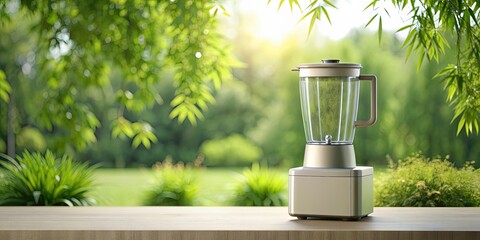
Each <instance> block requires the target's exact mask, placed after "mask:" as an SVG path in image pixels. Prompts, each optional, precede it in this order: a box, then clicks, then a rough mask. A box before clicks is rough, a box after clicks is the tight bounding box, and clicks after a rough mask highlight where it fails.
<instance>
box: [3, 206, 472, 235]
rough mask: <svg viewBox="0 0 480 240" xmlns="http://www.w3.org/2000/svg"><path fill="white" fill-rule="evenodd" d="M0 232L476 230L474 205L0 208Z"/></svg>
mask: <svg viewBox="0 0 480 240" xmlns="http://www.w3.org/2000/svg"><path fill="white" fill-rule="evenodd" d="M1 230H152V231H162V230H168V231H189V230H203V231H221V230H231V231H416V230H418V231H480V208H375V210H374V213H373V214H371V215H370V216H368V217H366V218H363V219H361V220H359V221H339V220H311V219H309V220H297V219H296V218H294V217H291V216H289V215H288V211H287V208H286V207H73V208H71V207H0V231H1Z"/></svg>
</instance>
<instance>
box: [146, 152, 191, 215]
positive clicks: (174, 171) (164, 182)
mask: <svg viewBox="0 0 480 240" xmlns="http://www.w3.org/2000/svg"><path fill="white" fill-rule="evenodd" d="M153 168H154V171H155V174H156V176H155V183H154V184H153V186H152V187H151V188H150V189H149V190H148V191H147V192H146V194H145V198H144V204H143V205H146V206H192V205H194V204H195V198H196V194H197V191H198V181H197V178H196V176H195V175H194V172H193V169H192V168H191V167H190V166H185V165H184V164H183V163H177V164H172V161H171V160H170V159H166V160H165V161H164V162H163V163H158V164H156V165H155V166H154V167H153Z"/></svg>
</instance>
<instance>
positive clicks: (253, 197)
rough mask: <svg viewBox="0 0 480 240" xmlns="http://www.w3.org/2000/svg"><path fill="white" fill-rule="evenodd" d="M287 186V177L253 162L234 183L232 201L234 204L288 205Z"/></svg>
mask: <svg viewBox="0 0 480 240" xmlns="http://www.w3.org/2000/svg"><path fill="white" fill-rule="evenodd" d="M287 186H288V184H287V183H286V180H285V178H284V177H282V176H281V175H279V174H277V172H274V171H270V170H268V168H266V167H260V165H259V164H253V165H252V167H251V168H248V169H245V170H244V171H243V174H242V175H241V177H240V178H239V179H238V180H237V182H236V183H234V187H233V197H232V199H231V201H232V204H233V205H234V206H286V205H287V200H286V199H284V192H285V191H286V190H287Z"/></svg>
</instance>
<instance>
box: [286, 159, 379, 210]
mask: <svg viewBox="0 0 480 240" xmlns="http://www.w3.org/2000/svg"><path fill="white" fill-rule="evenodd" d="M288 178H289V181H288V183H289V205H288V213H289V214H290V215H291V216H295V217H298V218H299V219H306V218H307V217H316V218H337V219H360V218H362V217H365V216H367V215H368V214H370V213H372V212H373V168H372V167H355V168H306V167H298V168H292V169H290V172H289V177H288Z"/></svg>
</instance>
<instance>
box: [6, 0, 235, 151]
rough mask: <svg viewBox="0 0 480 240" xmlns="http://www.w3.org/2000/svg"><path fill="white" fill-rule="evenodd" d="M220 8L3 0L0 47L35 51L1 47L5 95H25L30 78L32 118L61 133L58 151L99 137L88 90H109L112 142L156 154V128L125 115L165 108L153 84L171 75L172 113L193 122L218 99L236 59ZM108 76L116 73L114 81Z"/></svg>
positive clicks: (182, 0) (208, 1) (207, 3)
mask: <svg viewBox="0 0 480 240" xmlns="http://www.w3.org/2000/svg"><path fill="white" fill-rule="evenodd" d="M218 12H223V10H222V7H220V6H219V5H218V4H217V2H216V1H213V0H200V1H187V0H178V1H110V0H101V1H73V0H62V1H50V0H40V1H38V0H35V1H19V0H2V1H0V24H1V26H2V32H3V33H2V36H8V37H5V38H3V39H4V40H2V41H1V42H0V43H1V45H2V47H1V48H10V49H11V50H9V52H10V53H12V52H11V51H14V50H15V49H17V48H18V46H20V44H24V43H25V42H26V41H27V39H28V41H29V42H30V45H28V46H27V51H26V56H28V57H26V58H25V59H26V60H23V61H19V60H20V59H22V57H24V56H22V55H17V54H14V53H12V54H7V53H6V52H3V51H2V53H4V54H2V55H3V56H2V57H1V59H0V60H1V61H0V83H1V87H0V98H1V99H2V102H5V101H6V100H8V96H9V95H13V96H17V95H20V94H19V93H18V92H21V91H22V89H21V88H20V86H19V84H17V82H18V81H19V79H21V75H31V76H30V77H29V78H30V80H32V81H33V82H36V83H37V88H35V89H34V91H35V92H37V93H39V94H36V95H32V96H31V97H32V98H31V101H33V102H36V103H37V104H38V105H37V106H36V112H35V115H34V116H32V117H34V118H35V121H36V122H37V123H38V124H39V125H40V126H41V127H42V128H44V129H45V130H46V131H54V130H55V131H59V130H61V131H62V133H63V134H57V136H58V137H59V138H61V141H58V143H57V144H59V145H60V144H61V143H63V146H59V147H63V148H64V149H65V148H68V147H75V148H78V149H83V148H85V147H86V146H87V145H89V144H91V143H93V142H96V141H97V137H96V135H95V130H96V129H97V128H98V127H100V121H99V119H98V117H99V116H98V115H97V114H96V113H95V112H94V111H93V108H94V107H93V106H92V104H91V99H92V98H91V96H89V94H88V93H89V92H92V91H93V92H97V93H99V94H102V93H103V91H112V92H113V93H114V96H115V98H114V102H115V104H116V105H115V107H116V110H117V111H116V114H115V115H114V116H111V118H109V119H108V124H107V126H111V127H112V131H113V135H114V137H117V136H120V137H122V136H126V137H128V138H131V139H133V141H132V145H133V146H134V147H138V146H139V145H140V144H141V145H143V146H145V147H146V148H150V147H151V143H154V142H156V141H157V138H156V136H155V135H154V134H153V130H154V129H153V128H152V125H151V124H149V123H147V122H146V121H144V120H143V119H142V118H141V117H140V118H139V119H135V120H134V121H132V120H131V119H128V115H127V112H133V113H138V112H141V111H144V110H147V109H151V108H152V107H153V106H154V105H155V104H157V103H159V102H162V98H161V96H160V94H159V92H158V88H157V87H155V86H156V85H157V84H158V82H159V81H160V80H161V79H162V77H163V76H164V74H165V73H168V74H170V75H171V76H172V77H173V80H174V81H173V82H170V83H171V84H173V86H174V90H173V91H174V93H175V97H174V98H173V99H172V100H171V101H170V105H171V108H172V110H171V112H170V115H169V116H170V117H171V118H178V120H179V122H183V121H184V120H186V119H188V120H189V121H190V122H191V123H193V124H195V123H196V119H197V118H200V119H201V118H203V113H202V111H204V110H206V109H207V106H208V104H210V103H213V102H214V97H213V95H212V94H213V89H214V88H215V89H218V88H219V87H220V85H221V84H222V83H223V82H226V81H228V80H230V79H231V78H232V75H231V68H232V67H233V66H236V65H238V63H237V61H236V60H235V59H234V58H233V56H232V54H231V49H230V47H228V46H227V44H226V43H225V41H224V38H223V37H222V36H221V35H220V33H219V32H218V30H217V28H218V23H217V17H216V14H217V13H218ZM18 19H22V20H21V21H20V22H21V24H22V25H23V26H22V27H21V28H16V27H15V26H18V25H19V20H18ZM18 29H20V34H18V33H17V30H18ZM27 29H28V30H27ZM24 31H28V32H24ZM22 34H24V35H22ZM16 37H19V38H18V39H15V38H16ZM17 40H18V41H17ZM3 44H5V45H3ZM15 58H16V59H15ZM27 60H28V61H27ZM15 69H16V70H15ZM19 69H22V71H23V74H21V73H20V72H19V71H18V70H19ZM31 69H34V70H35V71H33V72H32V71H30V70H31ZM14 70H15V71H14ZM27 70H28V71H27ZM112 71H118V72H116V73H115V74H118V75H117V76H118V78H117V79H116V83H112V74H113V73H112ZM27 72H28V73H27ZM4 75H5V76H4ZM5 79H6V80H7V81H5ZM10 88H11V89H10ZM8 94H9V95H8ZM66 143H68V144H66Z"/></svg>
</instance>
